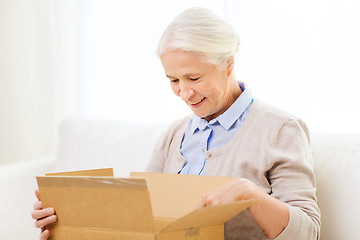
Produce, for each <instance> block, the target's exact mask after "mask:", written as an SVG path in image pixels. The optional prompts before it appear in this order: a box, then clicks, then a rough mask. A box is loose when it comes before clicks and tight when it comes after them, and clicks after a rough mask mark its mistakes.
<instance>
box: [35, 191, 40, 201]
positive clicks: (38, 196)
mask: <svg viewBox="0 0 360 240" xmlns="http://www.w3.org/2000/svg"><path fill="white" fill-rule="evenodd" d="M35 196H36V198H37V199H38V200H39V201H40V200H41V199H40V191H39V189H35Z"/></svg>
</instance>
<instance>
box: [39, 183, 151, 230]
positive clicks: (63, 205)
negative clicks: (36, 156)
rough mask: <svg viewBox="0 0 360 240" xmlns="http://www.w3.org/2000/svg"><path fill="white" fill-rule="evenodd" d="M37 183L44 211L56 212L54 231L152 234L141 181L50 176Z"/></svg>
mask: <svg viewBox="0 0 360 240" xmlns="http://www.w3.org/2000/svg"><path fill="white" fill-rule="evenodd" d="M37 181H38V185H39V189H40V197H41V200H42V204H43V207H44V208H45V207H49V206H51V207H54V209H55V210H56V214H57V216H58V221H57V223H56V224H55V225H54V227H57V226H59V225H60V226H68V227H77V228H84V227H85V228H99V229H119V230H124V231H146V232H153V216H152V211H151V205H150V196H149V192H148V189H147V186H146V181H145V180H144V179H121V178H112V177H64V176H62V177H59V176H51V177H37ZM104 203H105V204H104ZM139 219H141V221H139Z"/></svg>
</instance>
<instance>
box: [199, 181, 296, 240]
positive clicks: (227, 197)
mask: <svg viewBox="0 0 360 240" xmlns="http://www.w3.org/2000/svg"><path fill="white" fill-rule="evenodd" d="M250 199H257V200H259V201H258V202H257V203H256V204H254V205H252V206H250V207H249V212H250V214H251V215H252V216H253V218H254V219H255V221H256V222H257V224H259V226H260V227H261V229H262V230H263V232H264V235H265V236H266V237H267V238H269V239H272V238H275V237H277V236H278V235H279V234H280V233H281V232H282V231H283V230H284V229H285V228H286V226H287V224H288V222H289V218H290V212H289V208H288V206H287V205H286V204H285V203H284V202H281V201H280V200H278V199H276V198H274V197H272V196H270V195H268V194H267V193H265V192H263V191H262V190H261V189H260V188H259V187H258V186H257V185H256V184H255V183H253V182H251V181H250V180H247V179H244V178H239V179H237V180H234V181H232V182H229V183H227V184H225V185H223V186H221V187H219V188H217V189H215V190H213V191H211V192H209V193H207V194H205V195H203V196H202V200H201V202H200V203H199V205H198V207H199V208H201V207H209V206H216V205H221V204H227V203H232V202H235V201H241V200H250Z"/></svg>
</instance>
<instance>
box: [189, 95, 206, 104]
mask: <svg viewBox="0 0 360 240" xmlns="http://www.w3.org/2000/svg"><path fill="white" fill-rule="evenodd" d="M204 99H205V97H203V98H202V99H200V100H198V101H196V102H189V103H190V104H191V105H196V104H198V103H201V102H202V101H204Z"/></svg>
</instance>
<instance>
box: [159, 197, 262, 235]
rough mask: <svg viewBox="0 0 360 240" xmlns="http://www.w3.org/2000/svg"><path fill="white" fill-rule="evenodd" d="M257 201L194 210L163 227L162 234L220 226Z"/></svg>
mask: <svg viewBox="0 0 360 240" xmlns="http://www.w3.org/2000/svg"><path fill="white" fill-rule="evenodd" d="M255 202H257V200H247V201H239V202H234V203H230V204H225V205H219V206H213V207H205V208H200V209H196V210H194V211H192V212H190V213H189V214H187V215H185V216H183V217H181V218H180V219H178V220H176V221H174V222H173V223H171V224H169V225H168V226H167V227H165V228H164V229H163V230H162V232H171V231H178V230H181V229H189V228H201V227H205V226H215V225H221V224H223V223H225V222H227V221H229V220H230V219H231V218H232V217H234V216H236V215H237V214H238V213H240V212H241V211H243V210H244V209H246V208H248V207H250V206H251V205H252V204H254V203H255Z"/></svg>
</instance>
